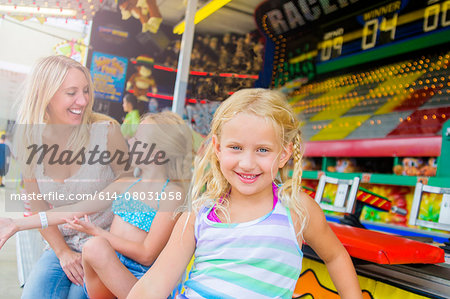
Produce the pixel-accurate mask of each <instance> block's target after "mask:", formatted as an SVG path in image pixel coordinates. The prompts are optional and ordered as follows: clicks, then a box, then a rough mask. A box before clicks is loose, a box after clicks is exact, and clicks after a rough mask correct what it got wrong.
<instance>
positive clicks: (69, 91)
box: [47, 68, 89, 125]
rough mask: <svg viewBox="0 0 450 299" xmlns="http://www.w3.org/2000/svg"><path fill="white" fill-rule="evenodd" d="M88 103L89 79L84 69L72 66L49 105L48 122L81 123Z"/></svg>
mask: <svg viewBox="0 0 450 299" xmlns="http://www.w3.org/2000/svg"><path fill="white" fill-rule="evenodd" d="M88 104H89V83H88V80H87V79H86V76H85V75H84V73H83V72H82V71H80V70H79V69H76V68H71V69H69V71H68V72H67V76H66V78H65V79H64V82H63V83H62V85H61V86H60V87H59V89H58V91H57V92H56V93H55V95H54V96H53V97H52V99H51V100H50V103H49V104H48V106H47V122H48V123H50V124H68V125H79V124H81V120H82V118H83V114H84V112H85V110H86V107H87V106H88Z"/></svg>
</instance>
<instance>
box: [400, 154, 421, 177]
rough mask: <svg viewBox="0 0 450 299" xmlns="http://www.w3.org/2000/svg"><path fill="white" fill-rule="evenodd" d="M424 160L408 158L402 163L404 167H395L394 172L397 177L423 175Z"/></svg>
mask: <svg viewBox="0 0 450 299" xmlns="http://www.w3.org/2000/svg"><path fill="white" fill-rule="evenodd" d="M422 166H423V160H422V159H419V158H412V157H406V158H404V159H403V161H402V165H395V166H394V168H393V171H394V173H395V174H396V175H408V176H416V175H421V171H420V169H421V167H422Z"/></svg>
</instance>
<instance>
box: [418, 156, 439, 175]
mask: <svg viewBox="0 0 450 299" xmlns="http://www.w3.org/2000/svg"><path fill="white" fill-rule="evenodd" d="M436 169H437V161H436V158H434V157H431V158H429V159H428V163H427V164H426V165H424V166H422V167H421V168H420V174H421V175H423V176H436Z"/></svg>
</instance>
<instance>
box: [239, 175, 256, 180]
mask: <svg viewBox="0 0 450 299" xmlns="http://www.w3.org/2000/svg"><path fill="white" fill-rule="evenodd" d="M241 176H242V177H243V178H244V179H254V178H256V175H243V174H242V175H241Z"/></svg>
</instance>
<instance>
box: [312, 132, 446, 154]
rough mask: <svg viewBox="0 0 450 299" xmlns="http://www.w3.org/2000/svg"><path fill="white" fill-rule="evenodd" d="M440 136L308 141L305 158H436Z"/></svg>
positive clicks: (439, 147) (439, 145) (439, 146)
mask: <svg viewBox="0 0 450 299" xmlns="http://www.w3.org/2000/svg"><path fill="white" fill-rule="evenodd" d="M441 141H442V137H441V136H422V137H408V138H373V139H356V140H329V141H309V142H307V143H306V146H305V156H306V157H437V156H440V155H441Z"/></svg>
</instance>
